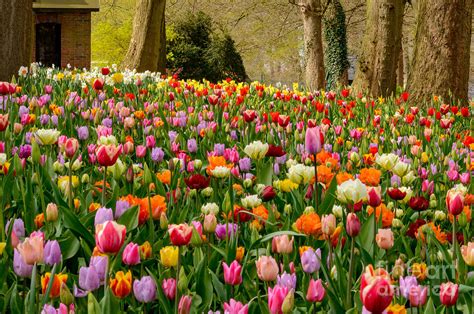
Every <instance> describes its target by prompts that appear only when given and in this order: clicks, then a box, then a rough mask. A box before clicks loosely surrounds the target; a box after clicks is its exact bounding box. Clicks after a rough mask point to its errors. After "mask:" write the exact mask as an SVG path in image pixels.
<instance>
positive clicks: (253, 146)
mask: <svg viewBox="0 0 474 314" xmlns="http://www.w3.org/2000/svg"><path fill="white" fill-rule="evenodd" d="M268 149H269V146H268V144H266V143H265V144H264V143H262V142H261V141H254V142H252V143H250V144H248V145H247V146H245V148H244V152H245V153H246V154H247V156H249V157H250V158H252V159H254V160H259V159H262V158H263V157H265V155H266V154H267V151H268Z"/></svg>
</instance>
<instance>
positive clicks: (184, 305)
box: [178, 295, 193, 314]
mask: <svg viewBox="0 0 474 314" xmlns="http://www.w3.org/2000/svg"><path fill="white" fill-rule="evenodd" d="M192 302H193V298H192V297H191V296H189V295H183V296H182V297H181V300H179V305H178V314H189V313H190V312H191V304H192Z"/></svg>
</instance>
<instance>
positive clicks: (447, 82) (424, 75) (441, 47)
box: [407, 0, 473, 101]
mask: <svg viewBox="0 0 474 314" xmlns="http://www.w3.org/2000/svg"><path fill="white" fill-rule="evenodd" d="M417 5H418V8H417V9H418V15H417V28H416V36H415V48H414V53H413V59H412V65H411V68H410V72H409V76H408V83H407V84H408V86H407V89H408V90H409V91H410V92H411V93H412V95H413V96H412V97H413V98H414V99H416V100H422V99H429V98H430V97H431V96H432V95H433V94H436V95H441V96H443V97H444V99H450V98H451V97H450V95H452V97H453V98H457V99H462V100H465V101H467V96H468V85H469V57H470V44H471V30H472V7H473V1H472V0H431V1H427V0H418V1H417Z"/></svg>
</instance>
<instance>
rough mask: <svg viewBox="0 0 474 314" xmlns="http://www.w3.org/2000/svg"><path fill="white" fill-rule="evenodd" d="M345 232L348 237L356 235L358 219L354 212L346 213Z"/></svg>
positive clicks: (357, 232)
mask: <svg viewBox="0 0 474 314" xmlns="http://www.w3.org/2000/svg"><path fill="white" fill-rule="evenodd" d="M346 232H347V234H348V235H349V236H350V237H357V235H358V234H359V232H360V220H359V217H357V215H356V214H355V213H349V214H348V215H347V219H346Z"/></svg>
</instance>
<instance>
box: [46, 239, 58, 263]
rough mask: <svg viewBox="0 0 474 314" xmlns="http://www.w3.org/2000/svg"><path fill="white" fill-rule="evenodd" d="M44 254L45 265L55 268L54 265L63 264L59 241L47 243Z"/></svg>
mask: <svg viewBox="0 0 474 314" xmlns="http://www.w3.org/2000/svg"><path fill="white" fill-rule="evenodd" d="M43 254H44V255H43V259H44V263H45V264H46V265H50V266H53V265H54V264H59V263H60V262H61V258H62V255H61V248H60V247H59V243H58V241H56V240H54V241H48V242H46V244H45V246H44V253H43Z"/></svg>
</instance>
